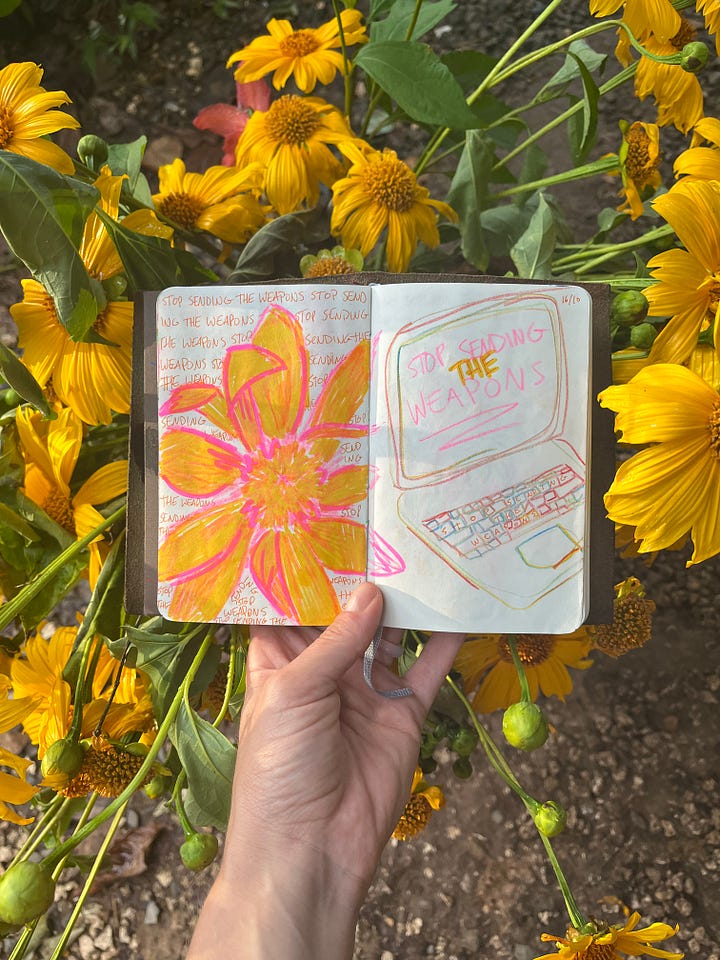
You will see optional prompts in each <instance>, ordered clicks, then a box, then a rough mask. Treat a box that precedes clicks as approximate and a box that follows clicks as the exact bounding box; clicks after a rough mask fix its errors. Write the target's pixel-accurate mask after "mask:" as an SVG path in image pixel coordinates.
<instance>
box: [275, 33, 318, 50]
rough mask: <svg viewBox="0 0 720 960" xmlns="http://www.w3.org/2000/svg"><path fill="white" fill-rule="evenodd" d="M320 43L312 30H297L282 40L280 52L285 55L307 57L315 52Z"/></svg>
mask: <svg viewBox="0 0 720 960" xmlns="http://www.w3.org/2000/svg"><path fill="white" fill-rule="evenodd" d="M318 46H319V44H318V42H317V40H316V39H315V35H314V34H313V32H312V30H296V31H295V32H294V33H291V34H290V36H289V37H283V38H282V40H281V41H280V53H282V55H283V56H284V57H306V56H307V55H308V54H309V53H314V52H315V51H316V50H317V48H318Z"/></svg>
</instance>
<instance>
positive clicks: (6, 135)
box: [0, 106, 15, 150]
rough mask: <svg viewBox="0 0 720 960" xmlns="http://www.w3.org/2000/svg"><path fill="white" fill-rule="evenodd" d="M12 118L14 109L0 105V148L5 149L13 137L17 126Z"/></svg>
mask: <svg viewBox="0 0 720 960" xmlns="http://www.w3.org/2000/svg"><path fill="white" fill-rule="evenodd" d="M12 120H13V115H12V111H11V110H9V109H8V108H7V107H4V106H0V150H4V149H5V147H7V145H8V144H9V143H10V142H11V140H12V138H13V134H14V133H15V127H14V125H13V122H12Z"/></svg>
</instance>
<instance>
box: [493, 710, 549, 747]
mask: <svg viewBox="0 0 720 960" xmlns="http://www.w3.org/2000/svg"><path fill="white" fill-rule="evenodd" d="M502 730H503V733H504V735H505V739H506V740H507V742H508V743H509V744H510V745H511V746H513V747H517V748H518V750H537V748H538V747H541V746H542V745H543V744H544V743H545V741H546V740H547V738H548V724H547V720H546V719H545V714H544V713H543V712H542V710H541V709H540V707H539V706H538V705H537V704H536V703H527V702H526V701H524V700H521V701H520V703H513V704H512V705H511V706H509V707H508V708H507V710H506V711H505V713H504V714H503V720H502Z"/></svg>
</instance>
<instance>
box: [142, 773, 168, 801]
mask: <svg viewBox="0 0 720 960" xmlns="http://www.w3.org/2000/svg"><path fill="white" fill-rule="evenodd" d="M171 783H172V777H167V776H165V775H164V774H162V773H158V774H156V775H155V776H154V777H153V778H152V779H151V780H148V782H147V783H146V784H145V793H146V794H147V796H148V797H150V799H151V800H157V799H158V798H159V797H163V796H165V794H166V793H167V792H168V790H169V789H170V784H171Z"/></svg>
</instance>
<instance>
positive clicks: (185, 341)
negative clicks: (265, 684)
mask: <svg viewBox="0 0 720 960" xmlns="http://www.w3.org/2000/svg"><path fill="white" fill-rule="evenodd" d="M369 337H370V319H369V292H368V291H367V290H364V289H358V290H351V289H348V288H343V287H338V288H337V289H336V288H335V287H329V286H326V285H310V284H301V285H297V286H295V285H293V286H290V285H288V286H286V287H282V286H279V287H277V288H274V287H269V286H248V287H245V286H241V287H239V286H235V287H223V286H219V287H195V288H182V287H175V288H171V289H168V290H165V291H163V292H162V293H161V294H160V296H159V297H158V307H157V349H158V355H157V356H158V401H159V447H160V456H159V549H158V606H159V609H160V612H161V613H162V614H163V616H165V617H167V618H169V619H173V620H187V621H208V622H212V621H215V622H221V623H268V624H285V623H305V624H309V623H311V624H320V625H321V624H325V623H329V622H330V621H331V620H332V618H333V617H334V615H335V613H336V612H337V611H338V610H339V608H340V604H342V603H343V602H344V600H345V599H346V598H347V597H348V596H349V595H350V593H351V592H352V590H353V589H354V588H355V586H356V585H357V584H358V583H360V582H362V581H363V580H365V573H366V563H367V474H368V471H367V423H368V398H367V393H368V381H369V354H370V349H369Z"/></svg>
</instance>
